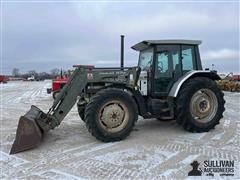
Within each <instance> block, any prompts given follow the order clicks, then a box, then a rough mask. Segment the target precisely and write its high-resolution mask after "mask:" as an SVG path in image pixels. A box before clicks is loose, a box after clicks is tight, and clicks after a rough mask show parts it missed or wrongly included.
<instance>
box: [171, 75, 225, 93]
mask: <svg viewBox="0 0 240 180" xmlns="http://www.w3.org/2000/svg"><path fill="white" fill-rule="evenodd" d="M193 77H207V78H210V79H212V80H214V81H215V80H220V79H221V78H220V77H219V76H218V75H217V73H216V72H214V71H189V72H187V73H186V74H184V75H183V76H182V77H181V78H179V79H178V80H177V81H176V82H175V83H174V84H173V86H172V88H171V90H170V91H169V94H168V96H171V97H177V95H178V92H179V90H180V89H181V87H182V86H183V84H184V83H185V82H186V81H187V80H188V79H191V78H193Z"/></svg>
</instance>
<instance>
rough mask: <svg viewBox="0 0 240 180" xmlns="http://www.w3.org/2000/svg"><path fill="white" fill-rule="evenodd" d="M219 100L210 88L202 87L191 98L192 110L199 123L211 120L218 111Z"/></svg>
mask: <svg viewBox="0 0 240 180" xmlns="http://www.w3.org/2000/svg"><path fill="white" fill-rule="evenodd" d="M217 109H218V101H217V97H216V95H215V94H214V92H213V91H211V90H210V89H200V90H198V91H197V92H195V93H194V94H193V96H192V98H191V103H190V112H191V115H192V117H193V118H194V119H195V120H196V121H197V122H199V123H208V122H210V121H211V120H212V119H213V118H214V116H215V115H216V113H217Z"/></svg>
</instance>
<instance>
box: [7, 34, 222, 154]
mask: <svg viewBox="0 0 240 180" xmlns="http://www.w3.org/2000/svg"><path fill="white" fill-rule="evenodd" d="M121 42H122V43H121V47H122V48H121V67H115V68H107V67H103V68H95V67H94V66H81V65H79V66H75V70H74V72H73V74H72V75H71V77H70V78H69V80H68V81H67V84H66V85H65V86H64V87H63V88H62V90H61V91H60V93H59V95H58V96H56V99H55V100H54V102H53V105H52V107H51V108H50V109H49V111H48V112H47V113H44V112H43V111H41V110H40V109H39V108H37V107H36V106H32V107H31V109H30V110H29V111H28V112H27V113H26V114H25V115H24V116H22V117H21V118H20V120H19V123H18V128H17V133H16V139H15V141H14V143H13V146H12V149H11V151H10V154H14V153H18V152H21V151H25V150H28V149H32V148H34V147H36V146H38V145H39V144H40V142H41V140H42V137H43V135H44V133H47V132H48V131H49V130H51V129H54V128H56V127H57V126H59V125H60V123H61V122H62V120H63V119H64V118H65V116H66V115H67V114H68V113H69V111H70V110H71V109H72V107H73V106H74V105H75V103H76V101H78V102H77V108H78V112H79V116H80V117H81V119H82V120H83V121H84V122H85V124H86V127H87V129H88V131H89V132H90V133H91V134H92V135H93V136H94V137H96V138H97V139H99V140H101V141H103V142H113V141H120V140H122V139H125V138H126V137H127V136H129V134H130V133H131V131H132V129H133V127H134V125H135V122H136V121H137V120H138V115H140V116H142V117H143V118H157V119H161V120H172V119H176V122H177V123H178V124H179V125H181V126H182V127H183V128H184V129H185V130H187V131H190V132H207V131H209V130H210V129H213V128H214V127H215V126H216V125H217V124H219V121H220V119H221V118H222V117H223V112H224V103H225V101H224V99H223V93H222V92H221V90H220V89H219V88H218V86H217V84H216V82H215V80H219V79H220V77H219V76H218V75H217V74H216V73H215V72H213V71H204V70H202V65H201V59H200V54H199V48H198V46H199V44H200V43H201V41H195V40H147V41H142V42H140V43H137V44H136V45H134V46H132V49H134V50H136V51H139V52H140V55H139V61H138V66H136V67H123V36H122V38H121Z"/></svg>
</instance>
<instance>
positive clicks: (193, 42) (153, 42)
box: [131, 39, 202, 51]
mask: <svg viewBox="0 0 240 180" xmlns="http://www.w3.org/2000/svg"><path fill="white" fill-rule="evenodd" d="M201 43H202V41H200V40H184V39H175V40H174V39H172V40H144V41H142V42H140V43H137V44H135V45H134V46H132V47H131V48H132V49H134V50H136V51H141V50H144V49H146V48H148V47H149V46H151V45H160V44H186V45H199V44H201Z"/></svg>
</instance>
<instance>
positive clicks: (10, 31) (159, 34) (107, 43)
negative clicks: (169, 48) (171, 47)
mask: <svg viewBox="0 0 240 180" xmlns="http://www.w3.org/2000/svg"><path fill="white" fill-rule="evenodd" d="M1 13H2V37H3V38H2V45H3V49H2V50H3V54H2V57H3V60H2V64H3V67H2V73H3V74H11V72H12V69H13V68H15V67H16V68H19V69H20V71H21V72H22V73H23V72H26V71H29V70H33V69H34V70H36V71H38V72H42V71H49V70H51V69H53V68H64V69H68V68H71V66H72V65H74V64H94V65H96V66H119V56H120V37H119V36H120V34H124V35H125V65H126V66H132V65H136V64H137V60H138V53H137V52H135V51H134V50H132V49H131V48H130V47H131V46H132V45H134V44H135V43H137V42H139V41H142V40H146V39H199V40H202V41H203V43H202V44H201V46H200V52H201V57H202V61H203V65H204V68H205V67H211V64H215V68H216V69H217V70H218V71H219V72H225V73H227V72H239V71H240V70H239V69H240V67H239V2H238V3H237V2H230V3H229V2H227V1H226V2H220V3H219V2H218V3H216V2H215V3H209V2H204V3H203V2H201V3H199V2H198V3H189V2H188V3H186V2H185V3H183V2H182V3H162V2H158V3H156V2H151V3H150V2H135V3H134V2H124V3H120V2H105V3H103V2H102V3H76V2H75V3H73V2H71V3H70V2H67V1H66V2H61V3H59V2H58V3H50V2H45V3H36V2H35V3H31V2H30V3H29V2H16V1H15V2H6V1H5V2H3V6H2V12H1Z"/></svg>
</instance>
